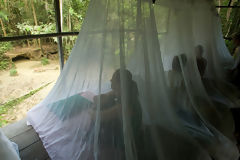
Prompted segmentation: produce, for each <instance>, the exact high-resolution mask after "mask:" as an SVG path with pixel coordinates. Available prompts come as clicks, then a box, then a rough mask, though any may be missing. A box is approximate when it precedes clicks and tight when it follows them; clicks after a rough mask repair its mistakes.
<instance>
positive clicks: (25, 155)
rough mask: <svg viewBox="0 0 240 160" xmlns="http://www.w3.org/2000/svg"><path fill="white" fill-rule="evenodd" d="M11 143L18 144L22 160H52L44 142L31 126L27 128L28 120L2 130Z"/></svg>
mask: <svg viewBox="0 0 240 160" xmlns="http://www.w3.org/2000/svg"><path fill="white" fill-rule="evenodd" d="M2 131H3V132H4V134H5V135H6V136H7V137H8V138H9V139H10V141H13V142H15V143H16V144H18V149H19V152H20V158H21V159H22V160H50V158H49V156H48V154H47V152H46V150H45V148H44V147H43V144H42V141H41V140H40V138H39V136H38V134H37V133H36V132H35V130H34V129H33V128H32V127H31V126H27V124H26V119H23V120H21V121H18V122H16V123H13V124H10V125H8V126H6V127H3V128H2Z"/></svg>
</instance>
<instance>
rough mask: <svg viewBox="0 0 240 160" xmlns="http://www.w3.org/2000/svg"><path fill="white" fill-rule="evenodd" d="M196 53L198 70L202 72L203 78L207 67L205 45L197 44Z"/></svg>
mask: <svg viewBox="0 0 240 160" xmlns="http://www.w3.org/2000/svg"><path fill="white" fill-rule="evenodd" d="M195 53H196V61H197V67H198V71H199V73H200V76H201V78H203V75H204V73H205V70H206V67H207V60H206V59H205V58H204V57H203V46H202V45H198V46H196V47H195Z"/></svg>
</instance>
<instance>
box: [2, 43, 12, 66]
mask: <svg viewBox="0 0 240 160" xmlns="http://www.w3.org/2000/svg"><path fill="white" fill-rule="evenodd" d="M11 48H12V44H11V43H10V42H5V43H0V70H3V69H7V68H8V67H9V66H10V59H9V58H8V57H6V56H5V55H4V53H5V52H7V51H8V50H10V49H11Z"/></svg>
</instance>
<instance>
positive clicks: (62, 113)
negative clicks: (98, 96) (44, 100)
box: [47, 94, 92, 120]
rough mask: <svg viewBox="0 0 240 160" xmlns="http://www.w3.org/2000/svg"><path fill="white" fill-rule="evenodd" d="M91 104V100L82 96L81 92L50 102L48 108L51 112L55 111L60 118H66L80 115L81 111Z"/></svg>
mask: <svg viewBox="0 0 240 160" xmlns="http://www.w3.org/2000/svg"><path fill="white" fill-rule="evenodd" d="M91 106H92V102H91V101H89V100H88V99H86V98H84V97H82V96H81V95H80V94H75V95H73V96H70V97H68V98H66V99H63V100H59V101H57V102H54V103H50V104H48V105H47V108H49V110H50V112H52V113H54V114H55V115H56V116H57V117H58V118H59V119H60V120H66V119H69V118H71V117H73V116H75V115H78V114H79V113H80V112H81V111H83V110H85V109H87V108H89V107H91Z"/></svg>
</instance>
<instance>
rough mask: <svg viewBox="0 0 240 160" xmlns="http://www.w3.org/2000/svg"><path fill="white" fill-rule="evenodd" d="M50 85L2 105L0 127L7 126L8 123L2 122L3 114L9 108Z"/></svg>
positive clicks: (0, 107) (0, 108)
mask: <svg viewBox="0 0 240 160" xmlns="http://www.w3.org/2000/svg"><path fill="white" fill-rule="evenodd" d="M49 84H50V83H47V84H45V85H44V86H42V87H40V88H38V89H36V90H33V91H30V92H29V93H27V94H25V95H24V96H22V97H19V98H16V99H14V100H11V101H8V102H6V103H4V104H3V105H0V127H2V126H3V125H5V124H7V123H8V121H6V120H4V118H3V114H6V113H7V112H8V111H9V110H10V109H11V108H13V107H14V106H16V105H18V104H20V103H22V102H23V101H24V100H25V99H27V98H29V97H31V96H32V95H34V94H35V93H37V92H38V91H40V90H41V89H43V88H45V87H47V86H48V85H49Z"/></svg>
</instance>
